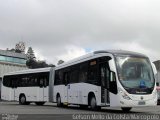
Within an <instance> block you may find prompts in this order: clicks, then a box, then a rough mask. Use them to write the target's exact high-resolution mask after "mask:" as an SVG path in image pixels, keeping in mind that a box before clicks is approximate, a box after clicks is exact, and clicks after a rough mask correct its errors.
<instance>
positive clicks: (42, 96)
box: [39, 73, 49, 101]
mask: <svg viewBox="0 0 160 120" xmlns="http://www.w3.org/2000/svg"><path fill="white" fill-rule="evenodd" d="M42 74H43V73H42ZM48 82H49V76H47V75H42V76H41V77H40V78H39V86H40V89H39V100H40V101H48V89H49V88H48V84H49V83H48Z"/></svg>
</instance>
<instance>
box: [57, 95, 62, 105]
mask: <svg viewBox="0 0 160 120" xmlns="http://www.w3.org/2000/svg"><path fill="white" fill-rule="evenodd" d="M57 107H62V103H61V97H60V95H58V96H57Z"/></svg>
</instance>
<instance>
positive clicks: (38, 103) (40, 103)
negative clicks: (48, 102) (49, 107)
mask: <svg viewBox="0 0 160 120" xmlns="http://www.w3.org/2000/svg"><path fill="white" fill-rule="evenodd" d="M35 104H36V105H44V104H45V102H35Z"/></svg>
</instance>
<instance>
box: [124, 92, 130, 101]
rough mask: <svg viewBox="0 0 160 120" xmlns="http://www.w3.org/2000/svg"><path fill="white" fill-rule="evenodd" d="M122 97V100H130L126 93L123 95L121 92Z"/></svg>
mask: <svg viewBox="0 0 160 120" xmlns="http://www.w3.org/2000/svg"><path fill="white" fill-rule="evenodd" d="M122 97H123V98H124V99H126V100H131V98H130V97H129V96H128V95H127V94H126V93H124V92H123V94H122Z"/></svg>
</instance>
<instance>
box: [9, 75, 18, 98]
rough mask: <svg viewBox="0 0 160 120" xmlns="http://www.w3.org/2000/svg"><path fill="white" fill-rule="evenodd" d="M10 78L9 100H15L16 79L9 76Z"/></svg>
mask: <svg viewBox="0 0 160 120" xmlns="http://www.w3.org/2000/svg"><path fill="white" fill-rule="evenodd" d="M10 79H11V86H12V90H11V91H10V92H11V93H10V95H11V96H10V97H11V98H10V99H11V100H14V101H15V100H16V99H17V95H16V93H17V91H16V90H17V80H16V78H10Z"/></svg>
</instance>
